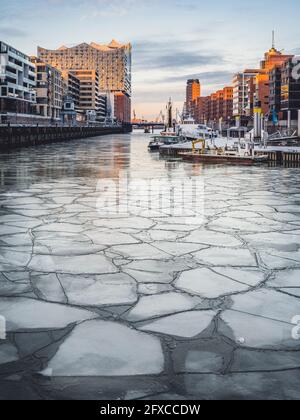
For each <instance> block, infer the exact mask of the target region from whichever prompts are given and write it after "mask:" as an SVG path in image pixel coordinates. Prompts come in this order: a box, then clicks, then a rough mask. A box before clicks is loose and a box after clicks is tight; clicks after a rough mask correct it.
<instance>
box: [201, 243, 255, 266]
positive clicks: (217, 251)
mask: <svg viewBox="0 0 300 420" xmlns="http://www.w3.org/2000/svg"><path fill="white" fill-rule="evenodd" d="M193 255H194V257H195V258H196V259H197V260H198V261H199V262H202V263H206V264H211V265H214V266H222V265H224V266H233V267H255V266H256V265H257V263H256V260H255V258H254V256H253V255H252V254H251V252H250V251H249V250H248V249H226V248H218V247H211V248H209V249H204V250H203V251H199V252H195V253H194V254H193Z"/></svg>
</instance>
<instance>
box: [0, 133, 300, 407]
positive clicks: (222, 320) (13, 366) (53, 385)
mask: <svg viewBox="0 0 300 420" xmlns="http://www.w3.org/2000/svg"><path fill="white" fill-rule="evenodd" d="M148 143H149V136H147V135H143V134H141V133H132V134H125V135H124V134H123V135H121V134H114V135H108V136H105V137H94V138H89V139H82V140H81V141H78V142H69V143H61V144H48V145H43V146H40V147H37V148H31V147H29V148H24V149H19V150H15V151H14V153H2V154H0V315H1V316H2V317H4V318H5V320H6V325H7V336H6V339H2V340H0V399H16V398H22V399H74V400H76V399H96V400H99V399H100V400H101V399H113V400H117V399H121V400H138V399H150V400H151V399H152V398H153V399H156V400H168V399H174V400H177V399H178V400H184V399H198V400H199V399H210V400H211V399H279V398H284V399H299V387H300V375H299V373H300V340H299V339H298V332H299V328H297V325H296V323H297V319H298V318H297V316H299V315H300V301H299V299H300V285H299V273H300V258H299V247H300V211H299V200H300V186H299V170H298V169H294V168H282V167H273V168H269V167H267V166H264V167H228V166H222V165H218V166H202V165H201V164H188V163H183V162H177V161H175V162H174V161H166V160H162V159H159V157H158V155H156V154H150V153H148V151H147V145H148ZM120 179H121V181H125V180H126V183H125V184H126V185H127V182H129V186H130V191H132V192H133V196H134V197H135V201H134V203H132V206H130V208H129V214H126V215H122V214H119V215H118V214H115V213H114V211H113V208H112V206H110V205H108V204H107V203H106V204H105V201H103V200H102V199H103V195H104V193H107V189H106V186H110V188H111V190H109V191H110V192H111V191H112V186H113V185H115V182H117V181H119V180H120ZM191 179H193V180H196V181H197V182H199V185H202V186H203V190H202V193H203V196H202V198H203V200H202V202H200V201H199V205H198V206H195V203H193V202H192V201H188V202H187V207H186V208H185V211H186V213H185V214H181V215H174V214H173V213H172V212H171V211H170V208H169V207H168V206H167V204H168V203H164V204H160V205H158V206H156V207H155V206H154V208H151V209H149V197H148V195H147V189H144V190H143V192H141V191H142V190H139V189H138V188H139V185H140V184H137V183H136V181H144V182H145V184H143V185H148V184H147V183H148V182H151V180H152V181H153V180H155V181H160V182H164V185H168V184H172V183H174V185H175V186H178V183H180V185H181V184H182V183H186V184H187V185H189V182H190V180H191ZM122 185H123V184H122ZM155 191H156V190H155ZM155 191H154V198H155V202H156V203H158V202H159V203H161V194H160V193H158V192H157V191H156V193H157V194H155ZM123 198H124V197H123ZM201 203H202V204H203V205H202V206H201V205H200V204H201ZM299 338H300V337H299Z"/></svg>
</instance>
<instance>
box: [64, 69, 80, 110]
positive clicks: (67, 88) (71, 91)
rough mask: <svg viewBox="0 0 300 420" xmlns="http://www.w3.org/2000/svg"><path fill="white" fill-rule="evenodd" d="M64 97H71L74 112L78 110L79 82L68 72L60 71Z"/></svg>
mask: <svg viewBox="0 0 300 420" xmlns="http://www.w3.org/2000/svg"><path fill="white" fill-rule="evenodd" d="M61 73H62V78H63V90H64V96H68V97H71V98H72V99H73V102H74V107H75V109H76V110H78V109H79V101H80V80H79V79H78V77H76V76H75V74H73V73H71V72H69V71H62V72H61Z"/></svg>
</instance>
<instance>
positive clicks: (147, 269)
mask: <svg viewBox="0 0 300 420" xmlns="http://www.w3.org/2000/svg"><path fill="white" fill-rule="evenodd" d="M194 266H195V263H193V264H189V261H188V260H186V259H178V258H177V259H174V260H171V261H157V260H143V261H133V262H132V263H130V264H127V265H126V266H125V267H124V268H123V271H124V272H125V273H128V274H130V275H131V276H132V277H133V278H134V279H135V280H136V281H138V282H139V283H171V282H172V281H173V280H174V276H175V274H176V273H177V272H180V271H184V270H187V269H188V268H192V267H194Z"/></svg>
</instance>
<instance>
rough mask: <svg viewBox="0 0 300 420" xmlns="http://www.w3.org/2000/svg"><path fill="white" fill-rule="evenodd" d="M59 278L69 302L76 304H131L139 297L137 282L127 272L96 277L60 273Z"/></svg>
mask: <svg viewBox="0 0 300 420" xmlns="http://www.w3.org/2000/svg"><path fill="white" fill-rule="evenodd" d="M59 279H60V281H61V284H62V287H63V289H64V291H65V294H66V295H67V297H68V301H69V303H71V304H74V305H82V306H83V305H85V306H104V305H106V306H107V305H110V306H112V305H130V304H134V303H135V302H136V301H137V299H138V297H137V284H136V282H135V281H134V280H133V279H132V278H131V277H129V276H128V275H126V274H122V273H117V274H111V275H106V276H96V277H95V278H90V277H77V276H67V275H59Z"/></svg>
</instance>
